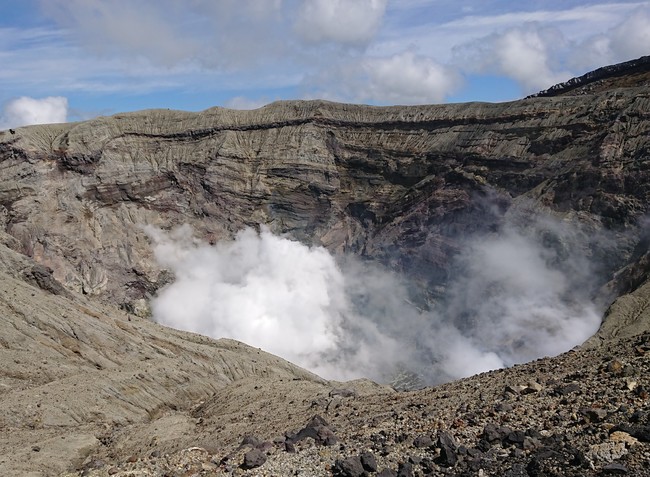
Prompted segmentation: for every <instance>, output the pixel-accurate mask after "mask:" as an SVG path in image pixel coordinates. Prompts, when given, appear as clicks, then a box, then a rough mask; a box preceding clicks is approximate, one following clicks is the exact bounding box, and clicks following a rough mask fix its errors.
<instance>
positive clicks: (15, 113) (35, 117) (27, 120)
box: [0, 96, 68, 129]
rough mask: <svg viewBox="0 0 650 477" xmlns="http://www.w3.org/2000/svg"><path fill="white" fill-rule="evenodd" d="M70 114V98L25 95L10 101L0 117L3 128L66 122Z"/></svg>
mask: <svg viewBox="0 0 650 477" xmlns="http://www.w3.org/2000/svg"><path fill="white" fill-rule="evenodd" d="M67 116H68V100H67V99H66V98H64V97H61V96H50V97H47V98H42V99H36V98H29V97H26V96H23V97H21V98H16V99H13V100H11V101H9V102H8V103H7V104H6V105H5V107H4V111H3V114H2V118H0V126H2V128H3V129H6V128H9V127H18V126H26V125H30V124H49V123H64V122H66V120H67Z"/></svg>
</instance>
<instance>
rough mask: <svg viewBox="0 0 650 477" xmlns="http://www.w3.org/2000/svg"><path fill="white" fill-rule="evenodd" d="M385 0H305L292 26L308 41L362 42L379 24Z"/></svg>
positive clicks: (371, 34) (349, 43)
mask: <svg viewBox="0 0 650 477" xmlns="http://www.w3.org/2000/svg"><path fill="white" fill-rule="evenodd" d="M386 3H387V0H305V1H303V2H302V4H301V6H300V9H299V10H298V16H297V18H296V20H295V23H294V27H295V29H296V31H297V32H298V34H299V35H300V36H301V37H302V38H303V39H305V40H307V41H309V42H315V43H319V42H335V43H341V44H347V45H357V46H358V45H366V44H368V43H369V42H370V41H371V40H372V39H373V38H374V36H375V35H376V33H377V31H378V29H379V26H380V25H381V21H382V18H383V16H384V12H385V10H386Z"/></svg>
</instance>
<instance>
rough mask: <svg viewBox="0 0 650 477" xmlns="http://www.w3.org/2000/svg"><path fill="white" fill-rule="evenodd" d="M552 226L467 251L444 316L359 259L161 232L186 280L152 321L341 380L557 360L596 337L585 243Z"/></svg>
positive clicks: (449, 375)
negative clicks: (420, 304)
mask: <svg viewBox="0 0 650 477" xmlns="http://www.w3.org/2000/svg"><path fill="white" fill-rule="evenodd" d="M542 226H544V227H547V228H549V227H550V232H548V233H549V234H550V236H552V238H553V239H554V240H550V241H549V240H548V237H546V236H545V235H544V234H540V233H537V232H538V231H534V232H533V233H529V234H526V233H524V231H522V230H520V229H517V228H516V227H514V226H511V225H506V226H504V227H503V230H502V231H501V232H499V233H494V234H492V235H491V236H487V237H481V238H480V240H468V241H467V243H466V244H465V246H464V249H463V251H462V252H461V253H460V254H459V256H458V257H457V265H456V266H455V267H454V270H455V275H454V277H453V278H452V280H450V282H449V284H448V289H447V294H446V295H447V298H446V300H445V302H444V303H439V304H437V307H436V308H434V309H433V310H432V311H425V310H422V309H420V308H418V307H417V306H415V305H414V304H412V303H411V301H410V299H409V293H408V291H407V289H408V284H407V283H406V282H405V281H404V280H402V279H401V278H400V277H398V276H397V275H396V274H394V273H391V272H389V271H387V270H386V269H383V268H380V267H378V266H375V265H369V264H367V263H362V262H361V261H359V260H358V259H354V258H351V257H346V258H345V260H344V262H343V265H341V266H339V265H337V262H336V261H335V259H334V258H333V257H332V256H331V255H330V254H329V252H327V251H326V250H325V249H324V248H322V247H308V246H306V245H303V244H301V243H298V242H295V241H292V240H289V239H287V238H283V237H279V236H275V235H273V234H272V233H271V232H269V231H268V230H267V229H264V228H263V229H262V231H261V232H260V233H259V234H258V233H256V232H254V231H253V230H250V229H247V230H243V231H241V232H240V233H239V234H237V236H236V237H235V240H233V241H227V242H220V243H217V244H216V245H215V246H209V245H207V244H202V243H200V242H198V241H196V240H195V239H193V238H192V233H191V230H190V228H189V227H188V226H185V227H182V228H180V229H176V230H174V231H173V232H171V233H170V234H166V233H162V232H160V231H157V230H154V229H151V228H150V229H148V233H149V235H150V236H151V237H152V238H153V240H154V243H155V248H154V250H155V255H156V258H157V260H158V261H159V262H160V264H161V265H162V266H164V267H167V268H169V269H171V270H172V271H173V272H174V274H175V276H176V279H175V281H174V282H173V283H172V284H170V285H168V286H167V287H166V288H164V289H162V290H161V291H160V292H159V295H158V296H157V297H156V298H155V299H154V300H153V302H152V308H153V315H154V319H155V320H156V321H158V322H160V323H162V324H165V325H168V326H171V327H174V328H180V329H185V330H189V331H194V332H198V333H203V334H206V335H209V336H212V337H214V338H221V337H228V338H234V339H238V340H241V341H244V342H246V343H248V344H250V345H253V346H258V347H261V348H263V349H264V350H266V351H269V352H271V353H274V354H277V355H279V356H282V357H284V358H286V359H288V360H289V361H292V362H294V363H296V364H299V365H301V366H304V367H306V368H308V369H310V370H312V371H314V372H316V373H318V374H321V375H322V376H323V377H326V378H330V379H351V378H355V377H361V376H366V377H370V378H372V379H376V380H380V381H382V380H383V381H386V380H389V379H390V378H391V373H395V372H396V371H397V370H400V369H401V370H404V369H406V370H409V371H412V372H414V373H416V374H417V375H419V376H421V377H422V378H423V379H424V381H425V382H427V383H429V384H433V383H438V382H441V381H445V380H450V379H455V378H459V377H465V376H469V375H472V374H476V373H479V372H483V371H487V370H491V369H496V368H500V367H503V366H509V365H512V364H514V363H518V362H523V361H528V360H531V359H534V358H537V357H540V356H547V355H556V354H558V353H561V352H563V351H566V350H568V349H570V348H571V347H573V346H575V345H577V344H580V343H582V342H583V341H584V340H586V339H587V338H588V337H590V336H591V335H592V334H593V333H594V332H595V331H596V330H597V328H598V325H599V323H600V316H599V313H598V312H597V310H596V309H595V307H594V306H593V305H592V304H591V303H590V302H589V300H588V299H587V297H588V295H589V294H588V292H587V290H586V289H585V288H581V287H582V286H583V284H585V285H584V286H586V283H587V281H586V277H588V276H589V273H588V270H589V266H588V262H587V261H586V260H584V258H583V254H581V253H579V251H578V250H577V249H573V248H572V247H573V245H575V243H574V241H575V240H577V238H576V237H575V234H573V233H572V232H571V233H569V232H567V230H568V229H565V228H563V227H559V226H555V225H554V224H552V223H550V222H549V223H545V224H542ZM553 227H555V229H553ZM527 230H534V228H532V229H531V228H530V227H529V228H528V229H527ZM540 237H541V238H540ZM568 249H570V250H569V251H570V253H568V254H567V253H566V252H567V250H568Z"/></svg>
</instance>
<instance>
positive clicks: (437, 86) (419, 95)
mask: <svg viewBox="0 0 650 477" xmlns="http://www.w3.org/2000/svg"><path fill="white" fill-rule="evenodd" d="M362 69H363V71H364V73H365V75H366V76H367V78H368V83H367V84H366V89H365V92H361V95H362V97H363V95H367V96H365V97H366V98H373V99H377V98H382V99H383V100H384V101H386V102H392V103H404V104H417V103H420V104H422V103H432V102H433V103H437V102H441V101H443V100H444V99H445V98H446V97H447V96H449V95H450V94H451V93H453V92H455V91H456V90H458V89H459V87H460V86H461V83H462V78H461V76H460V74H458V73H457V72H456V71H454V70H453V69H451V68H449V67H446V66H443V65H441V64H439V63H437V62H435V61H434V60H433V59H431V58H428V57H425V56H420V55H416V54H415V53H413V52H411V51H405V52H403V53H400V54H396V55H393V56H390V57H388V58H368V59H366V60H364V61H363V63H362ZM362 91H363V90H362Z"/></svg>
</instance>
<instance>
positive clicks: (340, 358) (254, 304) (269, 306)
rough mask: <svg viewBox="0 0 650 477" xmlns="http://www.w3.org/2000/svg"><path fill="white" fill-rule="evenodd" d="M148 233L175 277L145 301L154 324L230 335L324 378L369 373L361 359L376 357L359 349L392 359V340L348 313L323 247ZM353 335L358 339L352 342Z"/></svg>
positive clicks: (246, 236)
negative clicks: (372, 348)
mask: <svg viewBox="0 0 650 477" xmlns="http://www.w3.org/2000/svg"><path fill="white" fill-rule="evenodd" d="M148 231H149V234H150V235H151V236H152V237H153V238H154V240H155V241H156V247H155V255H156V258H157V260H158V261H159V262H160V264H161V265H163V266H165V267H168V268H170V269H171V270H173V272H174V274H175V275H176V280H175V281H174V283H173V284H172V285H171V286H169V287H167V288H165V289H164V290H163V291H162V292H161V293H160V294H159V296H158V297H157V298H156V299H155V300H154V301H153V303H152V308H153V314H154V318H155V320H156V321H158V322H160V323H162V324H165V325H168V326H171V327H174V328H180V329H184V330H189V331H194V332H198V333H202V334H206V335H209V336H212V337H215V338H221V337H227V338H235V339H238V340H240V341H244V342H246V343H248V344H250V345H252V346H258V347H260V348H263V349H264V350H265V351H268V352H271V353H274V354H277V355H279V356H282V357H283V358H285V359H287V360H289V361H292V362H294V363H296V364H299V365H301V366H304V367H306V368H309V369H310V370H312V371H314V372H317V373H319V374H322V375H323V376H326V377H330V378H333V377H337V378H343V379H347V378H353V377H358V376H360V375H364V374H374V372H375V371H376V369H372V368H373V364H372V363H370V362H368V360H369V359H373V358H377V356H374V355H373V353H372V352H370V351H369V350H368V349H366V347H370V346H378V347H382V348H384V349H386V351H387V352H388V353H389V354H390V355H392V351H391V348H392V347H393V345H394V343H393V340H391V339H390V338H388V337H386V336H384V335H381V334H380V333H379V332H378V331H377V330H376V327H375V326H374V324H373V323H371V322H369V321H368V320H366V319H364V318H363V317H360V316H354V317H353V316H352V310H351V307H350V303H349V300H348V299H347V296H346V294H345V278H344V276H343V274H342V273H341V270H340V269H339V268H338V267H337V265H336V262H335V261H334V259H333V257H332V256H331V255H330V254H329V252H327V250H325V249H324V248H321V247H311V248H310V247H307V246H305V245H303V244H301V243H298V242H294V241H291V240H288V239H285V238H282V237H277V236H274V235H273V234H271V233H270V232H269V231H268V230H266V229H262V231H261V233H260V234H257V233H256V232H255V231H253V230H251V229H246V230H243V231H241V232H240V233H238V234H237V236H236V239H235V240H234V241H232V242H221V243H218V244H216V246H214V247H211V246H208V245H206V244H201V243H197V242H196V241H195V240H193V239H192V235H191V230H190V228H189V227H188V226H184V227H181V228H179V229H176V230H174V231H173V232H172V233H171V234H170V235H165V234H162V233H160V232H158V231H155V230H152V229H149V230H148ZM353 336H355V337H356V336H359V337H362V341H361V342H359V343H356V344H353V343H352V341H351V339H352V337H353ZM380 361H385V360H382V359H380ZM383 364H387V363H383ZM347 369H349V371H350V372H348V371H347Z"/></svg>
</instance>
